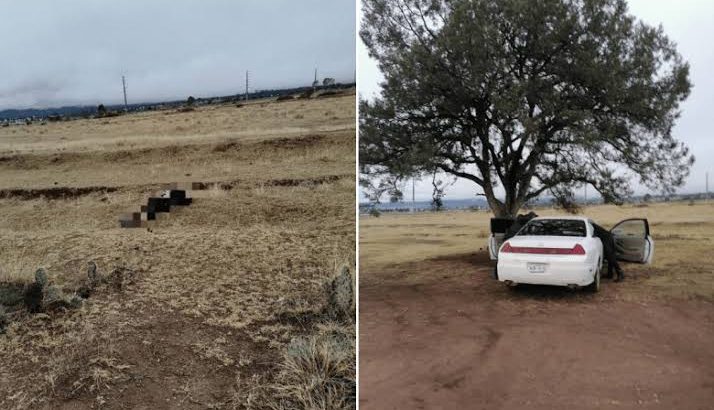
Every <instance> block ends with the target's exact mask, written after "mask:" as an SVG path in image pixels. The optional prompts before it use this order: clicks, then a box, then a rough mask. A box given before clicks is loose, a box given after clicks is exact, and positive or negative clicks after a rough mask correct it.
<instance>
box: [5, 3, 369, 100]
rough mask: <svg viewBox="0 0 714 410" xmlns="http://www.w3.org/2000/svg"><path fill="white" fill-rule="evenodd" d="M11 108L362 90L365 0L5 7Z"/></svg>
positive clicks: (27, 4) (7, 79) (8, 90)
mask: <svg viewBox="0 0 714 410" xmlns="http://www.w3.org/2000/svg"><path fill="white" fill-rule="evenodd" d="M0 15H2V23H0V110H2V109H6V108H26V107H55V106H60V105H68V104H92V105H94V104H98V103H104V104H112V103H119V102H120V101H121V100H122V88H121V76H122V75H126V77H127V81H128V95H129V101H130V102H142V101H158V100H166V99H184V98H186V97H187V96H189V95H193V96H196V97H199V96H215V95H228V94H235V93H239V92H243V91H244V89H245V71H246V70H249V71H250V78H251V80H250V86H251V89H253V90H259V89H268V88H280V87H293V86H304V85H310V84H311V83H312V80H313V75H314V69H315V67H317V68H318V76H319V77H320V78H321V79H322V78H323V77H334V78H336V79H337V80H338V81H342V82H348V81H349V82H351V81H353V79H354V70H355V3H354V0H300V1H295V0H240V1H238V0H201V1H197V0H196V1H189V0H151V1H139V0H137V1H117V0H108V1H100V0H63V1H55V0H22V1H19V0H0Z"/></svg>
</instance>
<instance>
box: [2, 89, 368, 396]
mask: <svg viewBox="0 0 714 410" xmlns="http://www.w3.org/2000/svg"><path fill="white" fill-rule="evenodd" d="M354 113H355V94H354V90H352V91H351V92H347V93H346V95H343V96H339V97H334V98H325V99H313V100H295V101H289V102H271V101H256V102H250V103H248V104H245V105H243V106H240V107H238V106H236V105H234V104H225V105H220V106H204V107H198V108H196V110H195V111H192V112H177V111H176V110H169V111H157V112H151V113H140V114H130V115H125V116H120V117H114V118H111V119H95V120H77V121H67V122H58V123H48V124H46V125H40V124H33V125H31V126H13V127H5V128H2V129H1V130H0V215H1V217H0V285H2V284H3V283H10V282H13V283H15V282H16V283H20V284H24V283H28V282H30V281H32V280H33V274H34V272H35V270H36V269H37V268H39V267H43V268H45V269H46V271H47V273H48V276H49V282H50V284H52V285H55V286H58V287H60V288H62V289H63V290H64V291H65V292H66V294H67V295H69V294H72V292H74V290H75V289H77V288H78V286H80V285H81V284H82V283H83V281H84V280H85V278H86V276H87V273H86V272H87V263H88V262H89V261H94V262H95V263H96V264H97V266H98V271H99V272H100V274H102V275H103V276H104V277H105V278H108V277H110V275H111V272H114V271H116V270H117V269H120V268H121V269H126V271H127V272H130V273H131V276H130V277H129V278H128V279H126V280H124V281H123V282H122V286H120V287H118V286H114V285H113V284H112V282H109V283H107V284H104V285H101V286H99V287H98V288H97V290H96V292H95V293H94V294H92V295H91V296H90V297H89V298H88V299H87V300H86V301H85V303H84V304H83V306H82V307H81V308H79V309H74V310H66V311H64V310H60V311H48V312H45V313H39V314H29V313H28V312H26V311H25V310H23V309H19V310H13V311H11V312H10V319H11V322H10V324H9V325H8V326H7V328H6V329H5V330H6V331H5V332H4V334H0V408H2V409H26V408H53V409H54V408H60V409H85V408H101V409H130V408H131V409H142V408H146V409H149V408H152V409H154V408H167V409H168V408H171V409H174V408H187V409H206V408H265V407H266V406H268V405H272V406H275V407H276V408H283V407H290V404H291V402H290V400H289V399H282V398H281V397H282V396H281V394H282V395H289V394H292V395H293V396H297V394H293V392H294V391H297V392H302V391H303V390H302V389H303V388H304V384H302V382H301V381H300V380H297V378H296V377H297V376H299V375H301V373H299V372H301V371H305V370H310V371H312V370H314V369H308V368H307V365H305V363H306V362H305V361H304V360H307V359H309V358H311V357H313V355H318V354H321V351H320V350H319V348H314V349H313V350H310V347H311V346H312V347H314V346H318V347H319V346H323V345H324V343H323V344H320V343H322V342H320V340H322V339H320V338H322V337H323V336H324V337H326V338H327V340H328V341H329V340H332V339H334V338H333V337H332V335H339V336H340V337H342V335H347V336H344V338H345V340H346V341H347V342H345V343H343V344H337V343H332V344H330V346H333V347H334V350H333V351H329V352H328V354H331V355H332V356H331V358H333V359H335V360H340V363H339V365H340V366H341V367H339V368H338V369H337V371H338V373H339V375H338V376H339V377H337V379H338V380H337V382H339V383H342V384H341V385H344V386H347V388H346V389H347V390H348V391H349V386H350V385H352V386H354V377H355V376H354V368H355V363H354V355H355V352H354V323H353V322H352V323H350V322H349V321H346V322H345V321H334V320H327V319H325V318H323V316H320V312H321V311H322V309H323V308H324V303H325V294H324V290H323V283H324V282H325V281H326V280H328V278H329V277H331V276H332V275H334V274H335V272H337V271H338V269H339V268H340V266H343V265H347V266H350V267H352V268H354V266H355V262H356V259H355V252H354V249H355V240H356V238H355V234H354V232H355V215H354V209H355V202H354V187H355V182H354V169H355V167H354V164H355V162H354V161H355V151H354V147H355V143H354V141H355V120H354V118H355V116H354ZM171 182H178V183H191V182H206V183H210V182H215V183H216V185H215V187H212V188H210V189H208V190H203V191H194V192H192V194H193V198H194V201H193V203H192V204H191V206H188V207H185V208H180V209H173V208H172V210H171V212H170V213H169V214H160V215H159V216H160V218H159V219H158V220H157V221H152V223H151V224H150V226H149V227H148V229H147V228H142V229H123V228H120V227H119V222H118V218H119V216H120V215H121V214H123V213H126V212H132V211H134V212H138V211H139V207H140V205H141V204H145V203H146V198H148V197H149V196H150V195H152V193H154V192H156V191H157V190H158V189H160V188H161V186H162V184H167V183H171ZM350 334H351V336H350ZM314 338H317V342H314V346H313V345H310V343H311V341H314V340H315V339H314ZM303 339H305V340H307V342H306V343H307V348H305V349H302V350H299V349H293V347H294V343H295V342H296V341H300V340H303ZM330 343H331V342H330ZM299 346H303V345H298V347H299ZM291 349H293V350H291ZM290 360H292V361H290ZM350 360H351V362H350ZM296 363H297V364H296ZM290 366H292V367H290ZM300 366H303V367H300ZM330 370H331V371H333V373H329V372H328V374H327V375H324V374H320V375H315V378H316V379H315V380H317V379H319V377H322V376H324V377H325V378H326V381H325V383H332V382H334V380H333V379H335V373H334V371H335V368H331V369H330ZM306 374H312V373H310V372H309V371H307V372H306ZM328 377H332V378H333V379H329V380H327V378H328ZM313 381H314V380H313ZM318 384H319V382H318ZM331 386H332V385H328V387H330V388H331ZM313 387H314V384H313ZM353 390H354V389H353ZM331 391H334V392H337V393H338V394H343V393H344V392H343V391H342V390H335V389H333V390H331ZM306 396H309V394H306ZM352 396H354V393H352ZM299 399H302V398H298V397H296V400H299ZM337 399H342V400H343V402H341V403H342V404H344V406H345V407H347V408H349V403H350V401H349V400H350V397H349V396H345V397H342V398H340V397H338V398H337ZM268 400H269V401H268ZM352 400H354V398H352ZM328 403H330V402H329V401H328Z"/></svg>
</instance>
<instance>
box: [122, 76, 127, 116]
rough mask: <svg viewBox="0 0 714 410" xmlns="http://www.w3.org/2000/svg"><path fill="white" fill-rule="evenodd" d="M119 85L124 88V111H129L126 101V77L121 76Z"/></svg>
mask: <svg viewBox="0 0 714 410" xmlns="http://www.w3.org/2000/svg"><path fill="white" fill-rule="evenodd" d="M121 86H122V88H123V89H124V111H129V105H128V104H127V102H126V78H125V77H124V76H121Z"/></svg>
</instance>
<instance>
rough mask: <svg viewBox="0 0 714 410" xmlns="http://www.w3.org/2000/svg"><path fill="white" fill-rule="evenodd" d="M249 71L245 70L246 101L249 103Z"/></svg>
mask: <svg viewBox="0 0 714 410" xmlns="http://www.w3.org/2000/svg"><path fill="white" fill-rule="evenodd" d="M248 73H249V72H248V70H245V100H246V101H248V81H249V74H248Z"/></svg>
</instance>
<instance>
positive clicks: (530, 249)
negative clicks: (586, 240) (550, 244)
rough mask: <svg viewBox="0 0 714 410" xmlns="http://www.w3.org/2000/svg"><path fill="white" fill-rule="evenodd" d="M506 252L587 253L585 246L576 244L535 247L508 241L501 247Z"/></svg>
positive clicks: (541, 253) (544, 253) (539, 253)
mask: <svg viewBox="0 0 714 410" xmlns="http://www.w3.org/2000/svg"><path fill="white" fill-rule="evenodd" d="M501 252H504V253H530V254H537V255H585V248H583V247H582V245H580V244H579V243H578V244H575V246H573V247H572V248H535V247H529V246H511V244H510V243H508V242H506V243H505V244H503V247H502V248H501Z"/></svg>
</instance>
